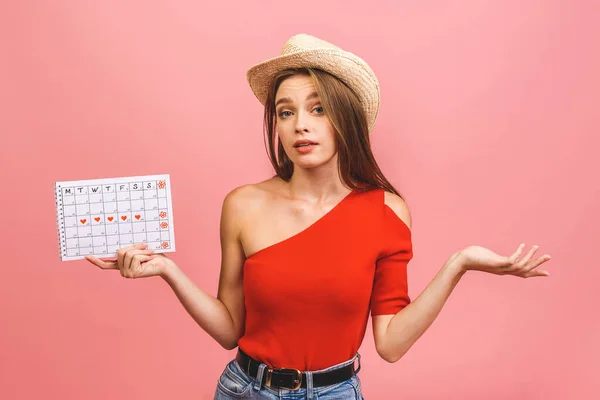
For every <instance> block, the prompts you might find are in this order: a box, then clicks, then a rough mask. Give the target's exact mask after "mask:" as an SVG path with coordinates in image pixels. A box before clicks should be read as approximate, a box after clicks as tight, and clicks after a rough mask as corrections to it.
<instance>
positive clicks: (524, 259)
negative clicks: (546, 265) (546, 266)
mask: <svg viewBox="0 0 600 400" xmlns="http://www.w3.org/2000/svg"><path fill="white" fill-rule="evenodd" d="M539 248H540V246H538V245H533V247H531V250H529V252H528V253H527V254H525V257H523V258H522V259H521V260H519V265H526V264H527V263H528V262H529V260H530V259H531V256H533V254H534V253H535V252H536V251H537V250H538V249H539Z"/></svg>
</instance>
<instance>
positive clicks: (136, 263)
mask: <svg viewBox="0 0 600 400" xmlns="http://www.w3.org/2000/svg"><path fill="white" fill-rule="evenodd" d="M153 253H154V250H152V249H150V250H147V249H146V244H145V243H141V244H134V245H133V246H129V247H123V248H122V249H119V250H118V251H117V259H116V260H101V259H99V258H97V257H94V256H86V257H85V259H86V260H88V261H89V262H91V263H92V264H94V265H96V266H97V267H99V268H101V269H118V270H119V271H120V272H121V276H123V277H124V278H145V277H149V276H157V275H162V274H163V273H164V272H165V271H166V270H167V268H168V267H169V264H172V263H173V262H172V261H171V259H169V258H168V257H167V256H165V255H164V254H153Z"/></svg>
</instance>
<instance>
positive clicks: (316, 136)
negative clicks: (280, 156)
mask: <svg viewBox="0 0 600 400" xmlns="http://www.w3.org/2000/svg"><path fill="white" fill-rule="evenodd" d="M275 110H276V113H277V124H276V129H277V133H278V135H279V140H280V142H281V144H282V145H283V148H284V150H285V152H286V154H287V156H288V157H289V158H290V160H291V161H292V162H293V163H294V164H295V165H296V166H297V167H300V168H314V167H317V166H320V165H323V164H326V163H329V162H334V163H336V164H335V165H337V159H336V158H337V147H336V138H335V130H334V128H333V125H331V122H330V121H329V118H327V116H326V115H325V114H324V110H323V107H322V106H321V101H320V100H319V97H318V95H317V92H316V90H315V87H314V85H313V81H312V78H311V77H310V76H305V75H293V76H291V77H289V78H287V79H285V80H284V81H283V82H282V83H281V84H280V85H279V89H278V90H277V94H276V96H275ZM299 140H308V141H311V142H313V143H315V144H312V145H308V146H301V147H300V146H299V144H297V141H299Z"/></svg>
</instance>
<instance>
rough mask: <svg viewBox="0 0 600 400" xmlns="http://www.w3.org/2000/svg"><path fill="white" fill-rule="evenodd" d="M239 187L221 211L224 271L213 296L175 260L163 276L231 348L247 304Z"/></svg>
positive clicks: (240, 330)
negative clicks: (195, 282)
mask: <svg viewBox="0 0 600 400" xmlns="http://www.w3.org/2000/svg"><path fill="white" fill-rule="evenodd" d="M238 192H239V188H238V189H235V190H233V191H232V192H230V193H229V194H228V195H227V196H226V197H225V200H224V202H223V209H222V213H221V227H220V229H221V252H222V259H221V272H220V278H219V291H218V294H217V297H216V298H215V297H213V296H211V295H209V294H208V293H206V292H204V291H203V290H201V289H199V288H198V287H197V286H196V285H194V283H193V282H192V281H190V279H189V278H188V277H187V276H186V275H185V274H184V273H183V271H181V269H179V268H178V267H177V265H175V263H173V262H169V263H168V264H167V268H166V269H165V270H164V271H163V273H162V274H161V276H162V277H163V279H164V280H165V281H166V282H167V283H168V284H169V286H171V288H172V289H173V291H174V292H175V294H176V295H177V298H178V299H179V301H180V302H181V304H182V305H183V306H184V308H185V309H186V310H187V312H188V313H189V314H190V316H191V317H192V318H193V319H194V320H195V321H196V322H197V323H198V325H200V327H201V328H202V329H204V330H205V331H206V332H207V333H208V334H209V335H210V336H212V337H213V338H214V339H215V340H216V341H217V342H218V343H219V344H220V345H221V346H223V347H224V348H225V349H227V350H231V349H233V348H235V347H236V346H237V341H238V339H239V338H240V337H241V336H242V335H243V333H244V320H245V307H244V292H243V286H242V268H243V264H244V260H245V255H244V251H243V248H242V246H241V242H240V240H239V232H240V229H239V225H240V224H239V221H241V220H242V218H241V215H240V213H241V212H242V211H243V207H242V205H243V204H242V202H243V199H242V198H241V196H240V195H239V193H238Z"/></svg>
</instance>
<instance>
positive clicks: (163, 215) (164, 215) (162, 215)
mask: <svg viewBox="0 0 600 400" xmlns="http://www.w3.org/2000/svg"><path fill="white" fill-rule="evenodd" d="M158 215H160V217H161V218H167V212H166V211H161V212H160V213H159V214H158Z"/></svg>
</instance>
